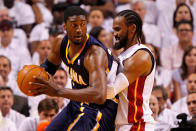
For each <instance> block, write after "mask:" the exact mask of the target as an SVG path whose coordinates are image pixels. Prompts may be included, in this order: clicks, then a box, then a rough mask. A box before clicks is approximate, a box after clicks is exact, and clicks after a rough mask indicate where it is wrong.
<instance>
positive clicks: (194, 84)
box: [187, 73, 196, 92]
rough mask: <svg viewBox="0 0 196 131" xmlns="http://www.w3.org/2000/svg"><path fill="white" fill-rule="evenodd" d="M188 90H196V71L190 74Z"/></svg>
mask: <svg viewBox="0 0 196 131" xmlns="http://www.w3.org/2000/svg"><path fill="white" fill-rule="evenodd" d="M187 91H188V92H196V73H193V74H191V75H189V77H188V79H187Z"/></svg>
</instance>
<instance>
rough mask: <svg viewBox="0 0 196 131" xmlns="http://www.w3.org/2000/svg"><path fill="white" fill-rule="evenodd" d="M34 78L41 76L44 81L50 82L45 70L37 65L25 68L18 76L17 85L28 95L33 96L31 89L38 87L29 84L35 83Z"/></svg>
mask: <svg viewBox="0 0 196 131" xmlns="http://www.w3.org/2000/svg"><path fill="white" fill-rule="evenodd" d="M34 76H39V77H41V78H43V79H44V80H48V79H49V76H48V74H47V72H46V71H45V69H44V68H42V67H40V66H37V65H26V66H24V67H23V68H22V69H21V70H20V71H19V72H18V75H17V84H18V87H19V89H20V90H21V91H22V92H23V93H24V94H26V95H28V96H32V95H33V94H32V93H30V92H29V89H36V88H37V87H35V86H31V85H30V84H29V82H34V81H35V79H34V78H33V77H34Z"/></svg>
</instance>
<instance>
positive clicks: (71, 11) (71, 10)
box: [64, 6, 87, 23]
mask: <svg viewBox="0 0 196 131" xmlns="http://www.w3.org/2000/svg"><path fill="white" fill-rule="evenodd" d="M74 15H76V16H79V15H84V16H85V17H86V19H87V13H86V11H85V10H84V9H82V8H80V7H79V6H70V7H68V8H67V9H66V10H65V12H64V22H65V23H66V22H67V20H68V18H69V17H70V16H74Z"/></svg>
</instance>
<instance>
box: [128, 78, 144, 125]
mask: <svg viewBox="0 0 196 131" xmlns="http://www.w3.org/2000/svg"><path fill="white" fill-rule="evenodd" d="M145 80H146V77H139V80H138V82H137V81H135V82H134V83H132V84H131V85H130V86H129V87H128V95H127V96H128V100H129V105H128V122H129V123H138V122H139V121H140V119H141V118H142V116H143V109H142V104H143V97H142V94H143V89H144V83H145ZM135 103H136V104H135Z"/></svg>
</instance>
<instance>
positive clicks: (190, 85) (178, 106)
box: [171, 73, 196, 114]
mask: <svg viewBox="0 0 196 131" xmlns="http://www.w3.org/2000/svg"><path fill="white" fill-rule="evenodd" d="M186 90H187V92H188V94H190V93H191V92H196V73H192V74H190V75H189V76H188V78H187V86H186ZM187 96H188V95H186V96H184V97H182V98H180V99H179V100H178V101H176V102H175V103H174V104H173V105H172V107H171V110H172V111H175V112H176V113H177V114H180V113H186V114H189V112H188V107H187V103H186V100H187Z"/></svg>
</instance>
